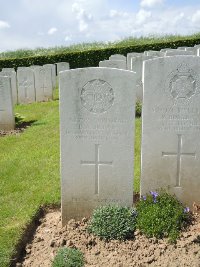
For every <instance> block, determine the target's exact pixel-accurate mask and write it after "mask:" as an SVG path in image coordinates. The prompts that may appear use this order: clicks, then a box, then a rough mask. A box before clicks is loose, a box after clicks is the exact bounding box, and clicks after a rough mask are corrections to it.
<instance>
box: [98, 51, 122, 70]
mask: <svg viewBox="0 0 200 267" xmlns="http://www.w3.org/2000/svg"><path fill="white" fill-rule="evenodd" d="M99 67H107V68H116V69H123V70H126V69H127V64H126V57H125V56H123V55H120V54H115V55H111V56H110V57H109V60H103V61H100V62H99Z"/></svg>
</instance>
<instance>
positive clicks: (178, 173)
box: [162, 134, 196, 187]
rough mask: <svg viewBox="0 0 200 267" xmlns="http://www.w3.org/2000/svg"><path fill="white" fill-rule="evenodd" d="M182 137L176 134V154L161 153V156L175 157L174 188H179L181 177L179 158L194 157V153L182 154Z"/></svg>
mask: <svg viewBox="0 0 200 267" xmlns="http://www.w3.org/2000/svg"><path fill="white" fill-rule="evenodd" d="M181 150H182V135H181V134H178V149H177V153H176V152H162V156H176V157H177V169H176V186H175V187H181V177H180V170H181V157H182V156H190V157H196V153H182V152H181Z"/></svg>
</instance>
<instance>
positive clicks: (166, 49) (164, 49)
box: [160, 47, 173, 52]
mask: <svg viewBox="0 0 200 267" xmlns="http://www.w3.org/2000/svg"><path fill="white" fill-rule="evenodd" d="M168 50H173V49H172V48H168V47H166V48H162V49H160V52H166V51H168Z"/></svg>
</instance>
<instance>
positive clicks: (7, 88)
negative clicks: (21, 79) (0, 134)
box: [0, 76, 15, 130]
mask: <svg viewBox="0 0 200 267" xmlns="http://www.w3.org/2000/svg"><path fill="white" fill-rule="evenodd" d="M14 128H15V117H14V112H13V102H12V91H11V78H10V77H6V76H4V77H3V76H0V130H13V129H14Z"/></svg>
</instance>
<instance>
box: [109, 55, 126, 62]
mask: <svg viewBox="0 0 200 267" xmlns="http://www.w3.org/2000/svg"><path fill="white" fill-rule="evenodd" d="M109 59H110V60H124V61H126V57H125V56H124V55H120V54H115V55H111V56H110V57H109Z"/></svg>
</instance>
